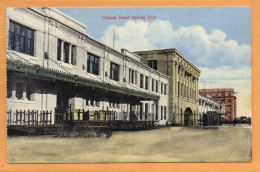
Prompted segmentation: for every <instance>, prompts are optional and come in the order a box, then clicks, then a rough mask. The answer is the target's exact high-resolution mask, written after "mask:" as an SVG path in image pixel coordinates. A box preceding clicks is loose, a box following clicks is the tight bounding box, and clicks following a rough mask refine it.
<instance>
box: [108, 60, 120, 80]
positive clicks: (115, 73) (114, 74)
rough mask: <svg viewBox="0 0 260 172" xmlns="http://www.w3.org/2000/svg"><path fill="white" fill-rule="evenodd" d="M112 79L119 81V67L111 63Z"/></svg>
mask: <svg viewBox="0 0 260 172" xmlns="http://www.w3.org/2000/svg"><path fill="white" fill-rule="evenodd" d="M110 79H112V80H115V81H119V65H118V64H115V63H112V62H111V63H110Z"/></svg>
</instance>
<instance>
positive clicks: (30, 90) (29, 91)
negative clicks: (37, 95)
mask: <svg viewBox="0 0 260 172" xmlns="http://www.w3.org/2000/svg"><path fill="white" fill-rule="evenodd" d="M33 93H34V88H33V86H32V85H31V84H28V85H27V87H26V98H27V99H28V100H33Z"/></svg>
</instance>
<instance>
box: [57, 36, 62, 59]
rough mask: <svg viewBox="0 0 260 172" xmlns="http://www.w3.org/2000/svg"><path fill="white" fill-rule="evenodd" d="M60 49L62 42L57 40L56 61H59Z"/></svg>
mask: <svg viewBox="0 0 260 172" xmlns="http://www.w3.org/2000/svg"><path fill="white" fill-rule="evenodd" d="M61 47H62V40H60V39H58V45H57V60H58V61H61Z"/></svg>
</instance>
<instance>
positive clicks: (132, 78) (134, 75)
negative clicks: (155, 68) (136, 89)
mask: <svg viewBox="0 0 260 172" xmlns="http://www.w3.org/2000/svg"><path fill="white" fill-rule="evenodd" d="M129 82H130V83H133V84H137V72H136V71H134V70H132V69H129Z"/></svg>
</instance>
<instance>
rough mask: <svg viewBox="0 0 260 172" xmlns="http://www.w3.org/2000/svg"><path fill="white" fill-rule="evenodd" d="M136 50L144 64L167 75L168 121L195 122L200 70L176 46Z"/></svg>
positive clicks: (184, 123) (173, 122) (175, 122)
mask: <svg viewBox="0 0 260 172" xmlns="http://www.w3.org/2000/svg"><path fill="white" fill-rule="evenodd" d="M135 53H136V54H138V55H140V56H141V57H142V61H143V62H144V63H145V64H146V65H148V66H150V67H152V68H155V69H156V70H158V71H160V72H162V73H164V74H165V75H167V76H169V77H170V81H169V83H170V84H169V123H171V124H176V125H197V114H198V97H199V94H198V83H199V76H200V70H199V69H198V68H197V67H196V66H195V65H194V64H192V63H191V62H190V61H189V60H188V59H187V58H186V57H185V56H184V55H182V54H181V53H180V52H179V51H178V50H176V49H162V50H151V51H138V52H135Z"/></svg>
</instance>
